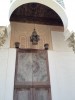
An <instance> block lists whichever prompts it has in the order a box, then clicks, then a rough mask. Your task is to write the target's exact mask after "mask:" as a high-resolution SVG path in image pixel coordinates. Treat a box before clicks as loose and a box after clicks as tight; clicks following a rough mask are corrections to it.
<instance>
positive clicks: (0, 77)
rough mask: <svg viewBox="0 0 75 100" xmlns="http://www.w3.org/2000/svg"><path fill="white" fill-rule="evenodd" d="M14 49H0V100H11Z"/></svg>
mask: <svg viewBox="0 0 75 100" xmlns="http://www.w3.org/2000/svg"><path fill="white" fill-rule="evenodd" d="M15 58H16V50H15V49H0V100H13V85H14V71H15Z"/></svg>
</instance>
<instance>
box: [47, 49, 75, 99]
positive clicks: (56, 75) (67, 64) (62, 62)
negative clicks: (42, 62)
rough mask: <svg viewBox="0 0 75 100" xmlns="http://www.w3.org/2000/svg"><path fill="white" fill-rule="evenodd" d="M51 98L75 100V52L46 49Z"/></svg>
mask: <svg viewBox="0 0 75 100" xmlns="http://www.w3.org/2000/svg"><path fill="white" fill-rule="evenodd" d="M48 57H49V69H50V78H51V89H52V100H75V54H74V53H72V52H54V51H48Z"/></svg>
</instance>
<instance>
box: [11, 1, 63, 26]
mask: <svg viewBox="0 0 75 100" xmlns="http://www.w3.org/2000/svg"><path fill="white" fill-rule="evenodd" d="M10 21H16V22H27V23H36V24H45V25H57V26H63V23H62V20H61V18H60V17H59V15H58V14H57V13H56V12H55V11H54V10H52V9H51V8H49V7H47V6H45V5H42V4H39V3H27V4H24V5H21V6H19V7H18V8H17V9H16V10H15V11H14V12H13V13H12V15H11V17H10Z"/></svg>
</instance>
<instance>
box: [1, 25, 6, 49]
mask: <svg viewBox="0 0 75 100" xmlns="http://www.w3.org/2000/svg"><path fill="white" fill-rule="evenodd" d="M6 37H7V33H6V28H5V27H4V26H1V27H0V47H1V46H3V45H4V43H5V41H6Z"/></svg>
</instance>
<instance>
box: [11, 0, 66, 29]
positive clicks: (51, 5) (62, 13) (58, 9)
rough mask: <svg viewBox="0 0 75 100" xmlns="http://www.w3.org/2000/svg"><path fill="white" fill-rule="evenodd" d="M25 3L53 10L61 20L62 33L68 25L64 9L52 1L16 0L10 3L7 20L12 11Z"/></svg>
mask: <svg viewBox="0 0 75 100" xmlns="http://www.w3.org/2000/svg"><path fill="white" fill-rule="evenodd" d="M27 3H40V4H43V5H45V6H48V7H49V8H51V9H53V10H54V11H55V12H56V13H57V14H58V15H59V16H60V18H61V20H62V22H63V26H64V31H65V30H66V29H67V25H68V19H67V15H66V13H65V11H64V9H63V8H62V7H61V6H60V5H59V4H58V3H56V2H55V1H54V0H50V1H49V0H46V1H43V0H42V1H40V0H36V1H35V0H28V1H25V0H22V1H20V0H16V1H14V2H13V3H12V5H11V7H10V10H9V19H10V16H11V14H12V13H13V11H14V10H15V9H16V8H18V7H19V6H21V5H23V4H27Z"/></svg>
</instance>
